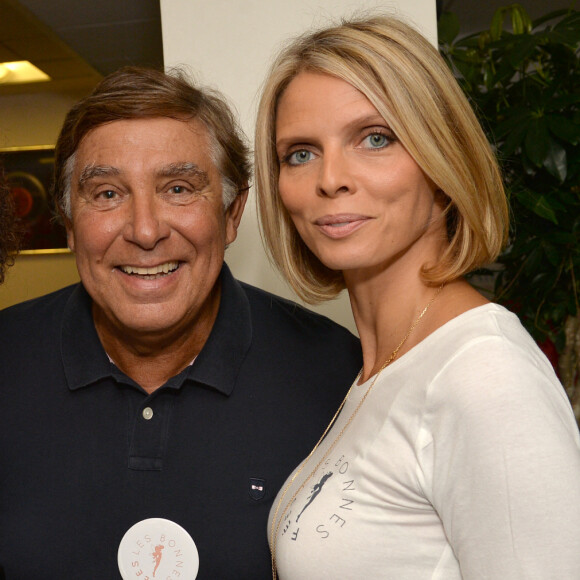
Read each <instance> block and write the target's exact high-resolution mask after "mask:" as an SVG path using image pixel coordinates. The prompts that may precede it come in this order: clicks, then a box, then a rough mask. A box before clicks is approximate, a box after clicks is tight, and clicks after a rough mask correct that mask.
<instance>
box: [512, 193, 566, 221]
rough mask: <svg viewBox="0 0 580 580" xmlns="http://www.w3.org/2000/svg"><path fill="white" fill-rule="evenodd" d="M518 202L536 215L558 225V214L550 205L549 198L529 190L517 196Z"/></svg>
mask: <svg viewBox="0 0 580 580" xmlns="http://www.w3.org/2000/svg"><path fill="white" fill-rule="evenodd" d="M517 198H518V201H519V202H520V203H521V204H522V205H523V206H525V207H527V208H528V209H530V210H532V211H533V212H534V213H535V214H536V215H539V216H540V217H542V218H544V219H547V220H549V221H551V222H552V223H554V224H558V219H557V218H556V212H555V211H554V209H553V208H552V206H551V205H550V201H549V200H548V198H547V197H546V196H544V195H542V194H539V193H536V192H535V191H530V190H528V189H525V190H522V191H519V192H518V194H517Z"/></svg>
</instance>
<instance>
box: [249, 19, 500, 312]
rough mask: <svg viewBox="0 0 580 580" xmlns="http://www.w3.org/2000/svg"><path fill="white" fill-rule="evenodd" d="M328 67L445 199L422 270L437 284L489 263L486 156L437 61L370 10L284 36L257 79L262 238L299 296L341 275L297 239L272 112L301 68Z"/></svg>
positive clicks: (490, 198)
mask: <svg viewBox="0 0 580 580" xmlns="http://www.w3.org/2000/svg"><path fill="white" fill-rule="evenodd" d="M304 71H308V72H314V73H322V74H328V75H332V76H334V77H337V78H339V79H342V80H344V81H346V82H348V83H350V84H351V85H352V86H353V87H355V88H356V89H357V90H359V91H360V92H361V93H363V94H364V95H365V96H366V97H367V98H368V100H369V101H370V102H371V103H372V104H373V105H374V107H375V108H376V109H377V111H378V112H379V114H380V115H382V117H383V118H384V119H385V121H386V122H387V123H388V125H389V126H390V128H391V129H392V130H393V131H394V133H395V134H396V135H397V137H398V138H399V140H400V142H401V144H402V145H403V146H404V147H405V149H406V150H407V151H408V152H409V154H410V155H411V156H412V157H413V158H414V160H415V161H416V163H417V164H418V165H419V167H421V169H422V170H423V172H424V173H425V174H426V175H427V176H428V177H429V178H430V179H431V180H432V181H433V182H434V183H435V184H436V186H437V188H438V189H440V190H442V191H443V192H444V193H445V195H446V196H447V198H448V205H447V208H446V219H447V231H448V238H449V244H448V246H447V248H446V251H445V252H444V254H443V255H442V257H441V259H440V261H439V262H438V263H437V264H436V265H434V266H433V267H430V268H423V272H422V275H423V278H424V280H425V282H426V283H428V284H433V285H439V284H441V283H442V282H447V281H450V280H453V279H455V278H458V277H459V276H462V275H464V274H466V273H467V272H469V271H471V270H474V269H476V268H477V267H479V266H481V265H483V264H485V263H488V262H492V261H493V260H494V259H495V258H496V257H497V255H498V253H499V252H500V250H501V249H502V247H503V245H504V244H505V241H506V238H507V230H508V209H507V202H506V197H505V192H504V189H503V184H502V179H501V175H500V171H499V168H498V165H497V162H496V159H495V156H494V154H493V152H492V150H491V148H490V146H489V143H488V141H487V139H486V137H485V135H484V133H483V131H482V129H481V127H480V125H479V122H478V121H477V119H476V117H475V115H474V113H473V110H472V109H471V107H470V105H469V103H468V102H467V99H466V98H465V96H464V94H463V92H462V91H461V88H460V87H459V86H458V84H457V82H456V81H455V79H454V78H453V75H452V74H451V72H450V70H449V68H448V67H447V65H446V63H445V61H444V60H443V59H442V58H441V56H440V55H439V53H438V52H437V51H436V50H435V48H434V47H433V46H431V44H430V43H429V42H428V41H427V40H425V39H424V38H423V37H422V36H421V35H420V34H419V33H418V32H417V31H416V30H414V29H413V28H411V27H410V26H409V25H407V24H405V23H403V22H401V21H400V20H398V19H396V18H392V17H386V16H373V17H370V18H362V19H358V20H350V21H343V22H342V24H340V25H338V26H334V27H330V28H325V29H322V30H318V31H315V32H310V33H307V34H305V35H303V36H300V37H298V38H297V39H295V40H293V41H292V42H291V43H290V44H289V45H288V46H287V47H286V48H284V49H283V50H282V52H281V53H280V54H279V55H278V57H277V58H276V60H275V61H274V63H273V65H272V67H271V69H270V72H269V75H268V77H267V78H266V81H265V84H264V89H263V94H262V98H261V101H260V106H259V110H258V118H257V125H256V127H257V128H256V144H255V179H256V191H257V196H258V212H259V215H260V220H261V229H262V236H263V238H264V241H265V244H266V247H267V251H268V253H269V255H270V258H271V259H272V261H273V262H274V263H275V264H276V266H277V267H278V268H279V269H280V271H281V272H282V274H283V275H284V277H285V278H286V279H287V280H288V282H289V283H290V285H291V286H292V287H293V288H294V290H295V291H296V292H297V293H298V295H299V296H300V297H301V298H303V299H304V300H306V301H308V302H311V303H314V302H319V301H321V300H327V299H330V298H334V297H335V296H336V295H337V294H338V293H339V292H340V291H341V290H342V289H343V288H344V280H343V276H342V273H341V272H339V271H334V270H330V269H329V268H327V267H326V266H324V265H323V264H322V263H321V262H320V260H318V258H317V257H316V256H315V255H314V254H313V253H312V252H311V251H310V250H309V249H308V247H307V246H306V245H305V244H304V242H303V241H302V240H301V238H300V236H299V235H298V232H297V231H296V228H295V227H294V224H293V223H292V220H291V219H290V216H289V215H288V213H287V211H286V210H285V208H284V206H283V205H282V202H281V200H280V195H279V192H278V175H279V162H278V156H277V154H276V111H277V106H278V102H279V100H280V97H281V95H282V94H283V92H284V90H285V89H286V87H287V86H288V85H289V83H290V82H291V81H292V79H294V78H295V77H296V76H297V75H298V74H300V73H301V72H304Z"/></svg>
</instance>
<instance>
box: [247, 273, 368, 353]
mask: <svg viewBox="0 0 580 580" xmlns="http://www.w3.org/2000/svg"><path fill="white" fill-rule="evenodd" d="M240 285H241V287H242V288H243V290H244V292H245V294H246V296H247V297H248V300H249V302H250V306H251V310H252V315H253V317H254V320H256V319H257V320H258V321H259V323H261V324H267V325H272V326H274V327H280V328H281V329H284V328H287V329H294V330H296V331H298V332H300V333H301V334H302V335H306V336H312V337H313V338H320V337H321V335H326V336H327V337H334V338H335V339H336V340H339V341H340V340H342V341H346V342H352V343H354V344H357V345H358V343H359V340H358V338H356V337H355V336H354V335H353V334H352V333H351V332H350V331H349V330H348V329H346V328H344V327H343V326H341V325H340V324H338V323H336V322H334V321H333V320H331V319H330V318H328V317H326V316H324V315H322V314H319V313H316V312H313V311H312V310H309V309H308V308H305V307H304V306H301V305H300V304H297V303H296V302H293V301H292V300H289V299H287V298H283V297H281V296H278V295H276V294H272V293H271V292H268V291H266V290H262V289H261V288H257V287H255V286H252V285H250V284H247V283H245V282H240Z"/></svg>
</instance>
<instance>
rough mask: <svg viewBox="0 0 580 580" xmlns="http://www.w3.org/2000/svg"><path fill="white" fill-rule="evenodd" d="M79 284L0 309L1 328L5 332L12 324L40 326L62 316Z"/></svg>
mask: <svg viewBox="0 0 580 580" xmlns="http://www.w3.org/2000/svg"><path fill="white" fill-rule="evenodd" d="M77 287H78V284H73V285H71V286H66V287H65V288H61V289H60V290H56V291H55V292H51V293H50V294H45V295H44V296H40V297H38V298H33V299H31V300H26V301H25V302H20V303H19V304H15V305H13V306H9V307H7V308H5V309H4V310H2V311H0V328H1V329H2V331H1V332H2V334H4V333H5V332H6V331H7V330H8V329H10V328H11V327H12V326H18V327H21V326H22V325H29V324H30V325H33V326H34V327H36V328H38V327H40V326H44V324H46V323H49V322H51V321H54V320H55V319H58V318H60V317H61V316H62V312H63V309H64V308H65V306H66V304H67V302H68V300H69V298H70V296H71V294H72V293H73V292H74V291H75V289H76V288H77Z"/></svg>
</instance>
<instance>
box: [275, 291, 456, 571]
mask: <svg viewBox="0 0 580 580" xmlns="http://www.w3.org/2000/svg"><path fill="white" fill-rule="evenodd" d="M443 286H445V283H443V284H441V286H439V288H437V292H435V294H434V296H433V298H431V300H429V302H428V303H427V306H425V308H423V310H422V311H421V313H420V314H419V316H417V318H416V319H415V321H414V322H413V324H411V326H410V328H409V330H408V331H407V334H405V336H404V337H403V340H401V342H400V343H399V344H398V345H397V347H396V348H395V350H394V351H393V352H392V353H391V355H390V356H389V358H388V359H387V360H386V361H385V362H384V363H383V364H382V366H381V368H380V369H379V370H378V371H377V374H376V375H375V377H374V379H373V380H372V382H371V384H370V386H369V388H368V389H367V391H366V393H365V394H364V395H363V397H362V398H361V400H360V401H359V403H358V405H357V406H356V409H355V410H354V411H353V412H352V415H351V416H350V417H349V418H348V421H347V422H346V424H345V425H344V427H343V428H342V429H341V430H340V433H339V434H338V435H337V437H336V439H335V440H334V441H333V442H332V443H331V444H330V446H329V448H328V449H327V450H326V453H325V454H324V455H323V456H322V459H321V460H320V461H319V462H318V463H317V464H316V467H315V468H314V469H313V470H312V471H311V473H310V474H309V475H308V477H307V478H306V479H305V480H304V481H303V482H302V484H301V485H300V487H299V488H298V489H297V490H296V491H295V492H294V495H293V496H292V497H291V498H290V501H288V503H287V504H286V507H285V508H284V510H283V511H282V513H281V514H280V519H279V520H278V524H277V525H276V520H277V518H278V512H279V511H280V507H281V505H282V501H283V500H284V497H286V494H287V493H288V490H289V489H290V488H291V487H292V484H293V483H294V480H295V479H296V478H297V477H298V476H299V475H300V473H301V472H302V470H303V469H304V467H305V466H306V464H307V463H308V461H309V460H310V458H311V457H312V456H313V455H314V453H315V452H316V450H317V449H318V446H319V445H320V444H321V443H322V441H323V439H324V438H325V437H326V434H327V433H328V432H329V431H330V429H331V427H332V426H333V425H334V422H335V421H336V419H337V417H338V415H339V414H340V412H341V411H342V408H343V407H344V405H345V403H346V402H347V401H348V397H349V395H350V392H351V391H352V389H353V387H354V386H355V385H356V384H357V383H358V380H359V378H360V376H361V373H362V369H361V370H360V372H359V373H358V375H357V377H356V379H355V380H354V382H353V384H352V385H351V386H350V389H349V390H348V392H347V393H346V397H345V398H344V399H343V400H342V403H341V404H340V406H339V407H338V409H337V411H336V413H335V414H334V417H332V419H331V420H330V423H329V424H328V426H327V427H326V429H325V430H324V433H323V434H322V436H321V437H320V439H319V440H318V441H317V443H316V445H315V446H314V447H313V448H312V451H311V452H310V453H309V454H308V456H307V457H306V459H305V460H304V461H303V462H302V463H301V464H300V467H298V469H297V470H296V471H295V472H294V475H293V476H292V477H291V479H290V481H289V482H288V483H287V485H286V487H285V488H284V491H283V492H282V495H281V496H280V499H279V500H278V504H277V505H276V510H275V512H274V516H273V517H272V525H271V526H270V546H271V554H272V579H273V580H277V578H278V575H277V572H276V540H277V538H278V532H279V531H280V525H281V524H282V520H283V519H284V515H285V514H286V512H287V510H288V508H289V507H290V505H292V502H293V501H294V500H295V499H296V496H297V495H298V494H299V493H300V492H301V491H302V490H303V489H304V487H306V484H307V483H308V482H309V481H310V479H311V478H312V477H313V476H314V474H315V473H316V472H317V471H318V468H319V467H320V466H321V465H322V464H323V463H324V461H326V459H327V457H328V456H329V455H330V454H331V453H332V451H333V449H334V448H335V446H336V444H337V443H338V442H339V441H340V438H341V437H342V436H343V434H344V432H345V431H346V430H347V428H348V426H349V425H350V424H351V423H352V421H353V419H354V418H355V417H356V415H357V413H358V412H359V409H360V408H361V407H362V405H363V403H364V402H365V400H366V398H367V397H368V395H369V393H370V392H371V391H372V389H373V387H374V386H375V383H376V382H377V379H378V378H379V376H380V374H381V373H382V372H383V371H384V370H385V369H386V368H387V367H388V366H389V365H390V364H391V363H392V362H393V361H394V360H395V358H397V355H398V354H399V351H400V350H401V347H402V346H403V345H404V344H405V343H406V342H407V339H408V338H409V336H411V333H412V332H413V330H415V327H416V326H417V324H419V322H420V321H421V319H422V318H423V316H425V313H426V312H427V310H429V307H430V306H431V304H433V302H435V299H436V298H437V296H439V294H440V293H441V290H443Z"/></svg>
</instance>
